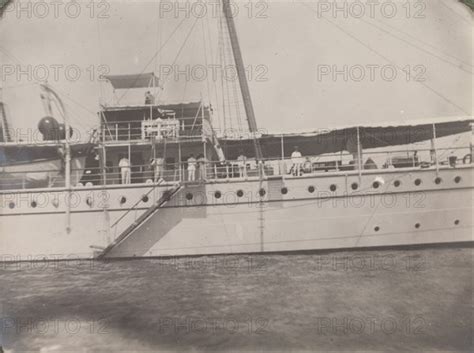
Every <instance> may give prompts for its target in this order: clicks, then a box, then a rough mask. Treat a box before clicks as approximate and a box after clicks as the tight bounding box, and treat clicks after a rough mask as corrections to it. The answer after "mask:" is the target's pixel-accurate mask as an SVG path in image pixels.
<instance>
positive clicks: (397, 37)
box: [359, 18, 473, 75]
mask: <svg viewBox="0 0 474 353" xmlns="http://www.w3.org/2000/svg"><path fill="white" fill-rule="evenodd" d="M359 20H360V21H362V22H364V23H366V24H368V25H370V26H372V27H375V28H377V29H378V30H379V31H382V32H384V33H385V34H387V35H389V36H391V37H393V38H396V39H398V40H399V41H401V42H403V43H405V44H407V45H409V46H411V47H413V48H415V49H418V50H420V51H422V52H423V53H426V54H428V55H431V56H432V57H434V58H436V59H438V60H441V61H443V62H445V63H447V64H449V65H451V66H453V67H455V68H457V69H459V70H462V71H464V72H466V73H468V74H471V75H472V74H473V72H472V71H469V70H466V69H465V68H463V67H460V66H459V65H457V64H455V63H453V62H451V61H448V60H446V59H444V58H442V57H441V56H439V55H437V54H434V53H432V52H430V51H429V50H426V49H424V48H421V47H419V46H418V45H416V44H413V43H410V42H409V41H407V40H405V39H403V38H401V37H399V36H397V35H395V34H393V33H391V32H389V31H387V30H386V29H384V28H382V27H380V26H377V25H376V24H374V23H371V22H369V21H367V20H364V19H362V18H359ZM470 66H472V65H470Z"/></svg>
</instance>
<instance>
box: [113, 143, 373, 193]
mask: <svg viewBox="0 0 474 353" xmlns="http://www.w3.org/2000/svg"><path fill="white" fill-rule="evenodd" d="M247 164H248V160H247V157H246V156H245V154H244V153H243V151H242V150H241V151H240V154H239V156H238V157H237V161H236V163H235V164H234V165H235V166H237V167H238V176H239V178H246V177H247ZM291 164H292V166H291V169H290V174H292V175H293V176H301V175H302V174H303V172H304V173H307V172H311V171H312V163H311V160H310V159H309V158H304V157H303V155H302V154H301V152H300V150H299V148H298V146H295V147H294V150H293V152H292V153H291ZM118 167H119V169H120V176H121V183H122V184H130V182H131V163H130V161H129V159H128V158H126V157H122V158H121V159H120V161H119V164H118ZM207 168H208V161H207V159H206V158H205V156H204V155H203V154H199V155H197V156H194V154H192V153H191V154H190V155H189V157H188V158H187V159H186V168H185V170H186V172H187V178H186V180H187V181H189V182H193V181H196V180H206V179H207ZM150 169H151V170H152V171H153V181H154V182H155V183H156V182H158V181H159V180H160V179H162V178H163V176H164V170H165V161H164V159H163V158H161V157H155V158H152V159H151V160H150ZM364 169H377V165H376V164H375V162H374V161H373V160H372V159H371V158H369V159H368V160H367V161H366V163H365V164H364Z"/></svg>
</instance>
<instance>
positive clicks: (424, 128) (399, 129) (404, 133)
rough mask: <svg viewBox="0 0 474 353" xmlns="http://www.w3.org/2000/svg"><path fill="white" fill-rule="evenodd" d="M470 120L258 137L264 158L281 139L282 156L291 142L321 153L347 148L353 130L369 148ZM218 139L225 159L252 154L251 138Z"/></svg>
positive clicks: (464, 125)
mask: <svg viewBox="0 0 474 353" xmlns="http://www.w3.org/2000/svg"><path fill="white" fill-rule="evenodd" d="M472 123H474V118H472V117H459V118H458V117H456V118H442V119H431V120H421V121H420V120H417V121H412V122H405V123H399V124H396V123H387V124H378V125H366V126H350V127H343V128H338V129H325V130H321V131H314V132H305V133H303V132H302V133H290V134H262V136H261V137H260V138H259V141H260V145H261V148H262V151H263V155H264V157H265V158H281V150H282V141H283V149H284V151H285V156H286V157H289V156H290V155H291V153H292V152H293V147H294V146H298V147H299V150H300V151H301V153H303V154H304V155H308V156H309V155H321V154H325V153H337V152H341V151H347V145H348V141H349V140H352V141H354V139H356V138H357V130H359V135H360V143H361V145H362V147H363V148H364V149H372V148H382V147H389V146H398V145H407V144H411V143H416V142H422V141H427V140H430V139H432V138H433V132H434V131H436V137H437V138H441V137H445V136H450V135H456V134H460V133H464V132H469V131H471V130H472V126H471V124H472ZM433 127H434V128H433ZM219 142H220V144H221V146H222V148H223V150H224V153H225V155H226V158H227V159H229V160H232V159H236V158H237V156H239V154H240V153H241V151H243V152H244V154H245V155H246V156H248V157H251V156H254V154H255V153H254V148H253V140H252V139H250V138H248V139H225V138H221V139H219Z"/></svg>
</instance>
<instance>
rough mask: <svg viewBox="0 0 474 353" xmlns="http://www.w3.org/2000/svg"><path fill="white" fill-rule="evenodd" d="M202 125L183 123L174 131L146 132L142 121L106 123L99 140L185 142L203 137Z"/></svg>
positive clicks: (165, 129)
mask: <svg viewBox="0 0 474 353" xmlns="http://www.w3.org/2000/svg"><path fill="white" fill-rule="evenodd" d="M204 132H205V130H203V124H197V123H196V124H193V123H191V122H184V121H183V120H181V123H179V125H177V128H176V129H171V128H163V129H161V130H160V131H157V130H153V129H151V130H150V131H149V130H146V131H145V129H144V128H143V127H142V121H111V122H110V121H108V122H107V123H104V124H102V126H101V135H100V137H101V140H102V141H104V142H124V141H149V140H151V139H152V138H155V139H157V140H160V139H167V140H173V139H176V140H178V139H179V140H187V139H196V138H200V137H201V136H203V134H204Z"/></svg>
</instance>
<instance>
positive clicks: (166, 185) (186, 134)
mask: <svg viewBox="0 0 474 353" xmlns="http://www.w3.org/2000/svg"><path fill="white" fill-rule="evenodd" d="M223 5H224V6H223V9H224V15H225V16H224V18H225V20H226V25H227V29H228V34H229V39H230V43H231V45H232V52H233V58H234V60H235V66H236V68H237V73H238V76H239V84H240V90H241V94H242V98H243V103H244V107H245V113H246V118H247V121H248V125H249V132H250V135H249V137H248V138H234V139H232V138H225V137H222V136H218V134H217V133H216V130H215V129H214V127H213V124H212V122H213V119H212V115H213V108H212V107H211V106H210V105H207V104H205V103H204V102H203V101H198V102H186V103H184V102H183V103H176V104H154V102H153V101H152V100H150V101H147V102H146V104H139V105H127V106H123V105H113V106H111V105H108V106H103V109H102V110H101V111H100V113H99V116H100V120H101V128H100V137H99V140H98V142H97V143H96V144H95V148H94V152H93V153H94V154H93V155H92V156H90V157H89V158H88V161H89V164H87V163H86V165H85V167H83V166H82V165H78V164H74V163H71V162H70V161H71V146H70V143H69V141H68V137H67V136H66V137H65V140H63V141H61V142H60V143H62V144H63V145H64V151H65V157H64V159H65V164H64V165H66V169H67V170H66V173H65V174H64V178H65V180H64V182H63V183H62V184H61V185H54V184H53V185H47V186H41V187H37V186H34V185H28V184H27V183H26V184H25V183H21V182H20V183H18V185H19V186H18V187H17V188H9V189H5V190H1V191H0V202H1V209H0V261H43V260H71V259H106V258H133V257H173V256H197V255H216V254H240V253H271V252H284V253H286V252H293V251H316V250H323V249H353V248H371V247H388V246H390V247H391V246H410V245H419V244H441V243H472V241H473V238H472V234H473V232H472V231H473V223H472V207H473V205H472V200H473V185H472V171H473V164H472V143H471V142H469V143H468V144H466V145H464V146H449V147H446V146H445V144H441V142H443V141H445V139H447V138H448V137H450V136H455V135H460V134H469V135H470V136H472V123H473V121H474V120H473V119H472V117H454V118H453V117H451V118H436V119H430V120H421V121H414V122H405V123H403V124H397V123H387V124H385V125H377V126H368V125H364V126H350V127H344V128H341V129H334V130H330V131H324V132H307V133H292V134H260V133H259V132H258V129H257V123H256V119H255V116H254V112H253V107H252V101H251V97H250V92H249V88H248V85H247V81H246V78H245V70H244V65H243V62H242V57H241V53H240V48H239V44H238V40H237V34H236V30H235V26H234V23H233V20H232V16H231V15H230V9H229V3H228V1H224V2H223ZM106 78H107V79H108V81H109V82H110V84H111V85H112V86H113V87H114V89H117V90H118V89H126V90H133V89H142V88H146V87H151V88H153V87H155V83H156V81H157V79H158V78H157V77H156V76H155V75H154V74H153V73H149V74H138V75H116V76H107V77H106ZM66 131H67V129H66ZM423 142H426V143H425V144H422V143H423ZM5 144H6V143H3V144H1V145H2V146H3V145H5ZM296 146H297V147H298V150H299V152H300V153H301V157H298V155H297V154H293V152H294V151H295V147H296ZM407 146H408V147H407ZM292 154H293V157H292ZM191 155H194V156H195V157H196V159H197V161H196V162H194V161H193V160H191V161H189V158H190V156H191ZM94 157H97V159H96V158H94ZM122 159H126V160H127V161H128V162H129V163H130V171H131V178H130V180H126V177H125V179H124V174H123V171H124V169H127V168H128V167H124V166H123V165H122V167H120V166H119V164H120V160H122ZM151 160H153V161H155V162H156V161H160V162H158V163H155V164H154V165H150V161H151ZM94 161H96V163H95V162H94ZM66 162H67V163H66ZM157 165H158V167H157ZM190 165H192V166H194V165H196V168H195V169H194V168H192V167H191V168H190ZM30 167H31V168H32V170H34V166H33V165H31V166H30ZM121 168H122V170H121ZM57 169H58V168H57V167H55V168H53V170H55V171H57ZM21 172H23V173H25V175H27V173H28V172H27V171H24V170H22V171H21ZM2 173H4V170H2ZM190 174H191V175H190ZM15 175H16V178H18V179H21V178H22V176H21V175H18V173H17V174H15ZM74 176H76V177H74ZM193 176H194V177H193Z"/></svg>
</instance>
